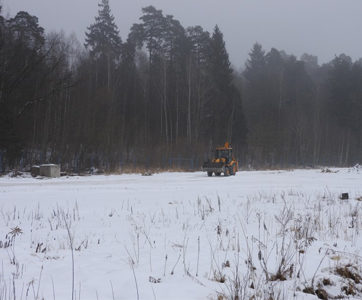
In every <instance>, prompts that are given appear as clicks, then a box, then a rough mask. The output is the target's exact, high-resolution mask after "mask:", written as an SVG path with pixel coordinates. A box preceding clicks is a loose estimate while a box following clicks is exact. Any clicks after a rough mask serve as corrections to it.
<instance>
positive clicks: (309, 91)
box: [0, 0, 362, 172]
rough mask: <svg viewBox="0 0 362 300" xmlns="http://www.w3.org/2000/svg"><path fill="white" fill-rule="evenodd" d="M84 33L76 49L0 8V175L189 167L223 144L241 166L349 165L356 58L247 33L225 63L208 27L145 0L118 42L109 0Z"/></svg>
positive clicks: (361, 93) (360, 69)
mask: <svg viewBox="0 0 362 300" xmlns="http://www.w3.org/2000/svg"><path fill="white" fill-rule="evenodd" d="M84 30H85V36H86V39H85V43H84V45H81V44H80V42H79V41H77V39H76V38H75V37H74V36H70V37H69V36H66V35H65V34H64V33H62V32H60V33H56V32H52V33H45V31H44V29H43V28H42V27H41V25H40V24H39V22H38V19H37V17H36V16H32V15H30V14H29V13H27V12H24V11H21V12H19V13H17V14H16V15H15V16H14V17H8V18H7V17H4V15H3V14H2V13H1V8H0V172H5V171H7V170H9V169H12V168H27V167H28V166H30V165H31V164H36V163H43V162H53V163H60V164H61V165H62V168H63V169H65V170H73V171H82V170H86V169H89V168H91V167H95V168H100V169H104V170H108V171H117V170H122V169H124V168H135V167H146V168H151V167H154V168H177V167H180V168H188V169H198V168H200V165H201V164H202V162H203V160H204V159H205V158H207V157H208V155H209V154H210V152H211V151H212V149H213V148H214V147H215V146H216V145H220V144H223V143H224V142H225V141H230V142H231V143H232V145H233V148H234V152H235V156H236V157H237V158H238V159H239V161H240V165H241V166H242V167H252V168H269V167H291V166H317V165H335V166H337V165H338V166H346V165H351V164H354V163H357V162H361V161H362V126H361V125H362V60H359V61H352V59H351V58H350V57H349V56H347V55H345V54H341V55H339V56H336V57H335V58H334V59H333V60H332V61H330V62H329V63H326V64H323V65H319V64H318V59H317V57H315V56H313V55H309V54H304V55H302V56H301V57H300V58H297V57H295V56H294V55H289V54H287V53H285V52H284V51H279V50H277V49H274V48H273V49H271V50H270V51H269V52H266V51H265V50H263V48H262V46H261V45H260V44H258V43H257V44H255V45H254V46H253V47H252V48H251V50H250V55H249V58H248V60H247V62H246V63H245V66H238V67H241V69H242V70H243V71H242V72H238V71H237V70H235V69H233V68H232V66H231V64H230V61H229V56H228V53H227V50H226V47H225V42H224V38H223V34H222V32H221V30H220V29H219V28H218V26H215V28H214V30H213V32H212V33H209V32H207V31H205V30H204V29H203V28H202V27H201V26H194V27H188V28H184V27H183V26H182V25H181V23H180V22H179V21H178V20H176V19H175V18H174V17H173V16H170V15H165V14H164V13H163V12H162V11H161V10H158V9H156V8H155V7H153V6H149V7H146V8H144V9H143V10H142V15H141V17H140V19H139V22H138V23H137V24H134V25H133V26H132V27H131V28H130V31H129V35H128V37H124V38H123V39H122V38H121V37H120V35H119V31H118V28H117V25H116V21H115V19H114V17H113V15H112V12H111V9H110V6H109V3H108V0H102V1H101V3H100V4H99V12H98V15H97V16H96V17H95V20H94V23H93V24H90V26H89V27H88V28H85V29H84ZM235 38H238V37H235Z"/></svg>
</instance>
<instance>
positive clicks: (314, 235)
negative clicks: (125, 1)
mask: <svg viewBox="0 0 362 300" xmlns="http://www.w3.org/2000/svg"><path fill="white" fill-rule="evenodd" d="M337 171H338V172H337V173H322V172H321V170H296V171H260V172H240V173H238V174H237V175H236V176H234V177H226V178H224V177H212V178H208V177H207V176H206V174H205V173H201V172H196V173H162V174H155V175H153V176H149V177H147V176H141V175H119V176H116V175H112V176H90V177H69V178H65V177H62V178H59V179H42V180H40V179H33V178H10V177H2V178H0V260H1V266H0V300H10V299H39V300H40V299H57V300H59V299H84V300H91V299H317V295H318V296H319V297H320V298H322V299H323V297H324V299H327V298H326V297H328V298H329V299H333V297H336V298H335V299H337V297H339V296H340V297H345V298H348V297H349V298H348V299H361V297H362V278H361V276H362V270H361V268H362V237H361V230H362V218H361V215H362V211H361V205H362V202H361V201H359V200H362V198H361V197H362V171H360V172H358V170H357V169H340V170H337ZM343 192H347V193H349V197H350V199H349V200H340V199H339V195H340V194H341V193H343ZM358 198H359V200H358ZM72 249H73V251H72ZM72 253H73V260H72ZM72 261H73V262H74V270H73V263H72ZM73 284H74V286H73ZM303 290H304V292H303ZM306 292H311V293H315V294H317V295H313V294H310V293H309V294H308V293H306ZM72 293H73V297H72ZM237 296H238V298H237ZM253 296H254V298H253Z"/></svg>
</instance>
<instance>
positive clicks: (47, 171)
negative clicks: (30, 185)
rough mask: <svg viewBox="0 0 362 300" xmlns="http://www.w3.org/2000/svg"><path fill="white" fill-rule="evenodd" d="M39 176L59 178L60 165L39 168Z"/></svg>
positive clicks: (47, 165)
mask: <svg viewBox="0 0 362 300" xmlns="http://www.w3.org/2000/svg"><path fill="white" fill-rule="evenodd" d="M40 176H44V177H51V178H56V177H60V165H54V164H46V165H41V166H40Z"/></svg>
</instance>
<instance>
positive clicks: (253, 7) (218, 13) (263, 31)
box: [0, 0, 362, 68]
mask: <svg viewBox="0 0 362 300" xmlns="http://www.w3.org/2000/svg"><path fill="white" fill-rule="evenodd" d="M0 2H2V3H3V6H4V13H5V14H9V15H10V16H13V15H14V14H16V12H18V11H19V10H25V11H28V12H29V13H31V14H34V15H36V16H37V17H38V18H39V22H40V24H41V26H43V27H44V28H45V29H46V30H47V31H49V30H57V31H58V30H61V29H63V30H64V31H65V32H67V33H72V32H74V33H76V35H77V37H78V38H79V40H81V41H83V40H84V32H85V30H86V27H87V26H88V25H89V24H91V23H92V22H93V21H94V17H95V15H96V14H97V10H98V7H97V3H98V0H0ZM150 4H151V5H154V6H155V7H156V8H158V9H162V10H163V11H164V13H165V14H171V15H173V16H174V17H175V18H176V19H178V20H180V21H181V23H182V24H183V25H184V26H185V27H186V26H191V25H201V26H202V27H204V28H205V29H206V30H209V31H212V29H213V27H214V26H215V24H218V25H219V27H220V29H221V30H222V32H223V33H224V36H225V40H226V45H227V49H228V51H229V54H230V58H231V61H232V63H233V65H234V66H235V67H237V68H240V67H242V66H243V65H244V63H245V60H246V59H247V57H248V52H249V51H250V48H251V47H252V45H253V44H254V43H255V42H259V43H261V44H262V45H263V47H264V49H266V50H267V51H268V50H270V48H272V47H275V48H277V49H279V50H285V51H286V52H287V53H292V54H295V55H297V56H300V55H301V54H303V53H305V52H307V53H310V54H314V55H317V56H318V57H319V61H320V62H322V63H323V62H326V61H329V60H331V59H333V57H334V56H335V55H336V54H340V53H346V54H348V55H350V56H351V57H352V58H353V59H358V58H360V57H362V0H110V5H111V9H112V12H113V14H114V16H115V18H116V23H117V25H118V27H119V29H120V33H121V36H122V38H123V39H125V38H126V37H127V34H128V32H129V28H130V26H131V25H132V24H133V23H135V22H137V21H138V18H139V17H140V16H141V8H142V7H145V6H147V5H150Z"/></svg>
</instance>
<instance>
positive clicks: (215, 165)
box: [202, 142, 238, 177]
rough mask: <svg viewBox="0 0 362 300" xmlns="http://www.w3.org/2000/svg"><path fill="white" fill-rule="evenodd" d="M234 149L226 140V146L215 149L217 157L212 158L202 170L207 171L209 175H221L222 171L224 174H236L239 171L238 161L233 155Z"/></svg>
mask: <svg viewBox="0 0 362 300" xmlns="http://www.w3.org/2000/svg"><path fill="white" fill-rule="evenodd" d="M232 151H233V149H232V148H231V145H230V144H229V143H228V142H226V143H225V145H224V147H218V148H216V151H215V157H214V158H213V159H212V160H208V161H207V162H205V163H204V164H203V166H202V171H204V172H207V176H209V177H210V176H212V174H213V173H215V176H220V175H221V173H223V174H224V176H230V175H235V174H236V172H237V171H238V162H237V160H236V159H235V158H234V157H233V156H232Z"/></svg>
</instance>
